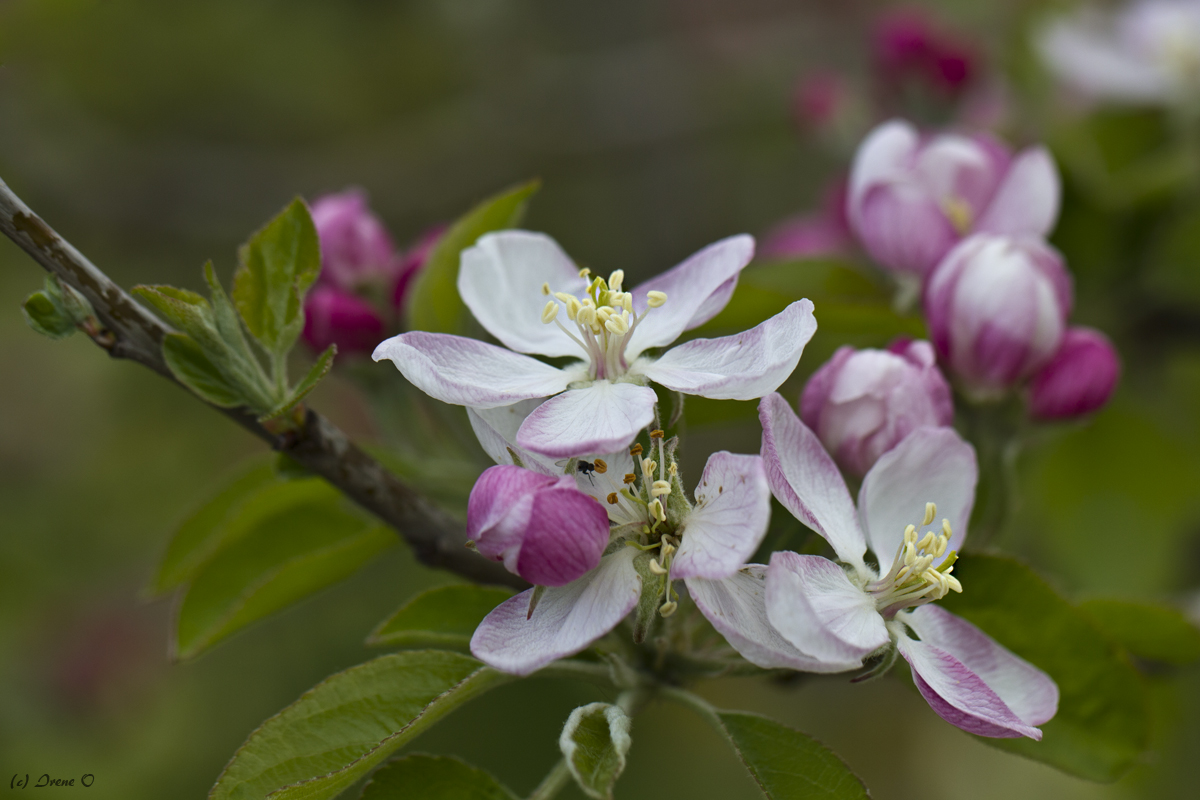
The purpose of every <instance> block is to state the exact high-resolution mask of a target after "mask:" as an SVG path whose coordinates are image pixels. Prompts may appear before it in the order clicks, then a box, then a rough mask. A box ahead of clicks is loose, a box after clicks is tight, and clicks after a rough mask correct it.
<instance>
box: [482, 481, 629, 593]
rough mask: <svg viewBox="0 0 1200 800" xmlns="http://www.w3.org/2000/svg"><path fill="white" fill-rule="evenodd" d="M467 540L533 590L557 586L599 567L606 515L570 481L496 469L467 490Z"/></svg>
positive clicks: (605, 539) (605, 540) (604, 541)
mask: <svg viewBox="0 0 1200 800" xmlns="http://www.w3.org/2000/svg"><path fill="white" fill-rule="evenodd" d="M467 536H468V537H470V538H471V539H472V540H473V541H474V542H475V545H476V547H477V548H478V549H479V552H480V553H482V554H483V555H485V556H487V557H488V558H490V559H492V560H493V561H500V562H503V564H504V567H505V568H506V569H507V570H508V571H509V572H512V573H513V574H515V575H520V576H521V577H522V578H524V579H525V580H527V581H529V582H530V583H533V584H537V585H539V586H562V585H564V584H567V583H570V582H571V581H573V580H575V579H576V578H578V577H579V576H581V575H583V574H584V573H586V572H589V571H591V570H592V569H594V568H595V567H596V565H597V564H599V563H600V557H601V556H602V555H604V548H605V547H607V546H608V513H607V512H606V511H605V510H604V507H603V506H601V505H600V503H599V502H597V501H596V500H595V499H594V498H592V497H589V496H588V495H586V494H584V493H583V492H581V491H579V489H578V488H577V487H576V485H575V479H574V478H572V477H570V476H567V475H560V476H557V477H555V476H548V475H542V474H540V473H537V472H532V471H530V470H527V469H522V468H521V467H514V466H512V465H507V464H502V465H500V466H496V467H491V468H490V469H488V470H486V471H484V473H483V474H482V475H480V476H479V480H478V481H476V482H475V487H474V488H473V489H471V497H470V498H469V499H468V501H467Z"/></svg>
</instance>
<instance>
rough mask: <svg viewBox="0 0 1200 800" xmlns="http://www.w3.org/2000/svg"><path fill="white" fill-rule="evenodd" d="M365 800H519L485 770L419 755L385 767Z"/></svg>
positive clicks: (370, 785)
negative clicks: (417, 799) (418, 799)
mask: <svg viewBox="0 0 1200 800" xmlns="http://www.w3.org/2000/svg"><path fill="white" fill-rule="evenodd" d="M360 798H361V800H416V798H420V800H517V797H516V795H514V794H513V793H512V792H510V791H509V790H508V789H506V788H504V787H503V786H501V785H500V783H498V782H497V781H496V779H495V778H493V777H492V776H491V775H489V774H487V773H486V772H484V771H483V770H481V769H478V768H476V767H472V766H471V765H469V764H467V763H465V762H463V761H460V760H458V759H457V758H450V757H448V756H427V755H424V754H417V755H411V756H405V757H404V758H400V759H397V760H395V761H392V762H391V763H389V764H385V765H384V766H383V767H381V768H380V769H379V770H378V771H377V772H376V773H375V774H374V775H372V776H371V780H370V782H369V783H368V784H367V785H366V786H364V787H363V791H362V794H361V795H360Z"/></svg>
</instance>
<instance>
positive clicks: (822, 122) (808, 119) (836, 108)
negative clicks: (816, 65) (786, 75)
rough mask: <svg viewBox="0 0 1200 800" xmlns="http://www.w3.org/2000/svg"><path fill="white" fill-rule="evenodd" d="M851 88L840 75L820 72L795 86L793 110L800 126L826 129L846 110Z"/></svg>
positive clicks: (807, 76) (801, 80) (827, 71)
mask: <svg viewBox="0 0 1200 800" xmlns="http://www.w3.org/2000/svg"><path fill="white" fill-rule="evenodd" d="M849 92H850V89H849V87H848V86H847V85H846V79H845V78H844V77H843V76H842V75H841V74H840V73H837V72H833V71H830V70H821V71H818V72H814V73H811V74H809V75H805V76H804V77H803V78H801V79H800V82H799V83H797V84H796V93H795V96H794V98H793V110H794V113H795V115H796V121H797V122H799V123H800V125H801V127H804V128H812V129H818V130H820V129H823V128H827V127H829V126H830V125H832V124H833V123H834V122H835V120H836V119H837V117H838V114H839V113H840V112H841V111H842V110H844V107H845V105H846V100H847V96H848V95H849Z"/></svg>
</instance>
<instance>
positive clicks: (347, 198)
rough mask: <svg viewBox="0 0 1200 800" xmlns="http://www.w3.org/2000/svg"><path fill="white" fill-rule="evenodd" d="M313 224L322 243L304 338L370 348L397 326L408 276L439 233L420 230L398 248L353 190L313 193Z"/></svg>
mask: <svg viewBox="0 0 1200 800" xmlns="http://www.w3.org/2000/svg"><path fill="white" fill-rule="evenodd" d="M311 210H312V219H313V224H314V225H315V226H316V228H317V236H318V238H319V239H320V242H321V275H320V278H319V279H318V283H317V285H316V286H314V287H313V289H312V291H311V292H309V293H308V295H307V296H306V297H305V303H304V340H305V341H306V342H308V344H309V345H310V346H311V347H312V348H313V349H315V350H324V349H325V348H327V347H328V346H329V345H331V344H336V345H337V346H338V350H339V352H341V353H342V354H343V355H345V354H351V353H370V352H371V350H372V349H373V348H374V347H375V345H376V344H377V343H378V342H379V340H380V339H382V338H383V337H384V336H386V335H387V334H388V333H389V332H393V331H394V330H395V329H397V328H398V327H399V323H400V316H401V313H402V311H403V308H404V302H405V299H406V297H407V292H408V289H409V287H410V286H411V285H412V280H413V278H414V277H416V275H417V273H418V272H420V270H421V267H423V266H424V265H425V260H426V259H427V258H428V257H429V253H430V251H432V250H433V246H434V245H435V244H436V243H437V240H438V237H439V236H440V235H441V233H442V229H441V228H436V229H434V230H431V231H429V232H427V233H426V234H424V235H423V236H422V237H421V238H419V239H418V240H417V242H416V243H415V244H414V245H413V246H412V247H411V248H410V249H409V250H407V251H403V252H402V251H399V250H397V249H396V246H395V245H394V244H393V243H392V238H391V236H389V235H388V232H387V229H386V228H385V227H384V226H383V223H382V222H380V220H379V218H378V217H376V216H375V215H374V214H373V213H371V209H370V208H369V207H368V206H367V198H366V195H365V194H363V193H362V192H361V191H358V190H353V189H352V190H349V191H346V192H342V193H339V194H328V195H324V196H322V197H318V198H317V199H316V200H314V201H313V203H312V209H311Z"/></svg>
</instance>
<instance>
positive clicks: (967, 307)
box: [925, 234, 1072, 399]
mask: <svg viewBox="0 0 1200 800" xmlns="http://www.w3.org/2000/svg"><path fill="white" fill-rule="evenodd" d="M1071 301H1072V291H1071V276H1070V274H1068V272H1067V270H1066V267H1065V266H1064V265H1063V261H1062V256H1060V255H1059V254H1058V252H1057V251H1055V250H1054V249H1053V248H1052V247H1050V246H1049V245H1047V244H1046V243H1044V242H1042V241H1041V240H1039V239H1034V238H1031V237H1010V236H998V235H991V234H976V235H974V236H971V237H970V238H968V239H965V240H964V241H963V242H962V243H961V244H959V245H958V246H957V247H955V248H954V250H953V251H951V252H950V254H949V255H947V256H946V258H945V259H944V260H943V261H942V263H940V264H939V265H938V266H937V269H935V270H934V271H933V272H932V273H931V274H930V276H929V280H928V282H927V283H926V285H925V321H926V323H927V324H928V325H929V333H930V339H931V340H932V341H933V346H934V348H935V349H936V350H937V353H938V357H939V358H940V359H941V360H942V363H943V364H944V365H945V366H946V367H947V368H948V369H949V371H950V373H951V375H952V377H953V378H955V379H956V380H957V381H959V382H960V384H961V385H962V387H963V388H964V389H965V390H966V391H967V392H968V393H969V394H971V395H973V396H975V397H977V398H980V399H987V398H994V397H998V396H1000V395H1002V394H1003V393H1004V392H1006V391H1007V390H1008V389H1010V388H1012V387H1013V386H1015V385H1016V384H1017V383H1019V382H1020V381H1022V380H1024V379H1025V378H1028V377H1029V376H1030V375H1031V374H1032V373H1033V372H1034V371H1035V370H1037V369H1038V368H1039V367H1041V366H1042V365H1043V364H1045V363H1046V362H1047V361H1048V360H1049V359H1050V357H1051V356H1053V355H1054V353H1055V351H1057V350H1058V347H1059V344H1060V343H1061V342H1062V337H1063V331H1064V330H1065V328H1066V320H1067V315H1068V314H1069V313H1070V310H1071Z"/></svg>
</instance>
